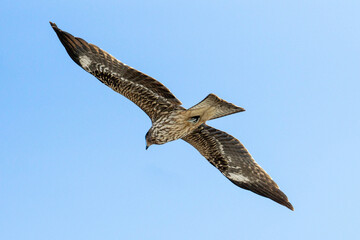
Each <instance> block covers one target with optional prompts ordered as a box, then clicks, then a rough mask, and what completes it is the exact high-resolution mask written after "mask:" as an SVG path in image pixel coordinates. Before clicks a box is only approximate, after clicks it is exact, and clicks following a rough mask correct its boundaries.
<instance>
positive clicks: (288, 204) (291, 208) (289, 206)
mask: <svg viewBox="0 0 360 240" xmlns="http://www.w3.org/2000/svg"><path fill="white" fill-rule="evenodd" d="M283 205H284V206H285V207H287V208H288V209H290V210H291V211H294V207H293V205H292V204H291V203H290V202H287V203H285V204H283Z"/></svg>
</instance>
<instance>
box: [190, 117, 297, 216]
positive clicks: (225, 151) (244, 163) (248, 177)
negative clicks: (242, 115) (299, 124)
mask: <svg viewBox="0 0 360 240" xmlns="http://www.w3.org/2000/svg"><path fill="white" fill-rule="evenodd" d="M183 140H185V141H186V142H188V143H190V144H191V145H192V146H193V147H195V148H196V149H197V150H198V151H199V152H200V153H201V154H202V155H203V156H204V157H205V158H206V159H207V160H208V161H209V162H210V163H211V164H212V165H214V166H215V167H216V168H217V169H218V170H220V172H221V173H222V174H224V175H225V176H226V177H227V178H228V179H229V180H230V181H231V182H233V183H234V184H236V185H237V186H239V187H241V188H244V189H247V190H250V191H252V192H254V193H257V194H259V195H261V196H264V197H267V198H270V199H272V200H274V201H275V202H277V203H279V204H282V205H284V206H286V207H288V208H289V209H291V210H294V208H293V206H292V205H291V203H290V202H289V200H288V198H287V197H286V195H285V194H284V193H283V192H282V191H281V190H280V189H279V187H278V186H277V184H276V183H275V182H274V181H273V180H272V179H271V177H270V176H269V175H268V174H267V173H266V172H265V171H264V170H263V169H262V168H261V167H260V166H259V165H258V164H257V163H256V162H255V160H254V159H253V158H252V157H251V155H250V153H249V152H248V151H247V150H246V148H245V147H244V146H243V145H242V144H241V143H240V142H239V140H237V139H236V138H234V137H233V136H231V135H229V134H227V133H226V132H223V131H220V130H218V129H215V128H213V127H210V126H208V125H205V124H203V125H201V126H200V127H199V128H198V129H197V130H196V131H194V132H193V133H192V134H190V135H188V136H186V137H184V138H183Z"/></svg>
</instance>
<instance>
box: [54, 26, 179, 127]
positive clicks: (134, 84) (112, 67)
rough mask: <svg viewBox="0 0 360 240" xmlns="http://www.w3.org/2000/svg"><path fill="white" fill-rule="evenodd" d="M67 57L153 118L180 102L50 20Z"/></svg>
mask: <svg viewBox="0 0 360 240" xmlns="http://www.w3.org/2000/svg"><path fill="white" fill-rule="evenodd" d="M50 24H51V26H52V27H53V29H54V30H55V32H56V34H57V35H58V37H59V39H60V41H61V43H62V44H63V45H64V47H65V49H66V51H67V52H68V54H69V55H70V57H71V58H72V59H73V60H74V61H75V62H76V63H77V64H78V65H79V66H80V67H82V68H83V69H84V70H86V71H87V72H89V73H91V74H92V75H94V76H95V77H96V78H98V79H99V80H100V81H101V82H102V83H104V84H106V85H107V86H109V87H110V88H112V89H113V90H114V91H116V92H118V93H120V94H122V95H123V96H125V97H127V98H128V99H130V100H131V101H132V102H134V103H135V104H136V105H138V106H139V107H140V108H141V109H142V110H143V111H144V112H145V113H146V114H147V115H148V116H149V117H150V118H151V120H153V121H154V120H155V119H156V118H157V117H158V115H159V114H160V113H162V112H163V111H165V110H168V111H171V109H174V108H177V106H180V105H181V102H180V101H179V100H178V99H177V98H176V97H175V96H174V95H173V94H172V93H171V92H170V90H169V89H167V88H166V87H165V86H164V85H163V84H161V83H160V82H158V81H157V80H155V79H153V78H152V77H149V76H148V75H146V74H144V73H141V72H139V71H137V70H136V69H134V68H131V67H129V66H127V65H126V64H124V63H122V62H120V61H119V60H117V59H116V58H114V57H113V56H111V55H110V54H109V53H107V52H105V51H103V50H101V49H100V48H99V47H97V46H95V45H93V44H90V43H87V42H86V41H85V40H83V39H81V38H77V37H74V36H73V35H71V34H70V33H67V32H65V31H62V30H61V29H59V28H58V27H57V26H56V24H54V23H50Z"/></svg>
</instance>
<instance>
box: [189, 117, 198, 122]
mask: <svg viewBox="0 0 360 240" xmlns="http://www.w3.org/2000/svg"><path fill="white" fill-rule="evenodd" d="M199 119H200V116H193V117H191V118H189V120H188V122H191V123H197V122H198V121H199Z"/></svg>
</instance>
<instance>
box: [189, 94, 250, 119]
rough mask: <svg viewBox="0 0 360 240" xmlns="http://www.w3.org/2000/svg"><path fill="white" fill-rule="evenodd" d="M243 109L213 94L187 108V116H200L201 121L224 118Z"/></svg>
mask: <svg viewBox="0 0 360 240" xmlns="http://www.w3.org/2000/svg"><path fill="white" fill-rule="evenodd" d="M243 111H245V109H244V108H241V107H238V106H235V105H234V104H232V103H229V102H227V101H225V100H223V99H221V98H219V97H218V96H216V95H215V94H212V93H211V94H209V95H208V96H207V97H206V98H205V99H204V100H202V101H201V102H199V103H198V104H196V105H195V106H193V107H191V108H189V109H188V110H187V112H188V113H189V115H194V116H202V119H203V121H207V120H211V119H215V118H219V117H224V116H227V115H230V114H233V113H237V112H243Z"/></svg>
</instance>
